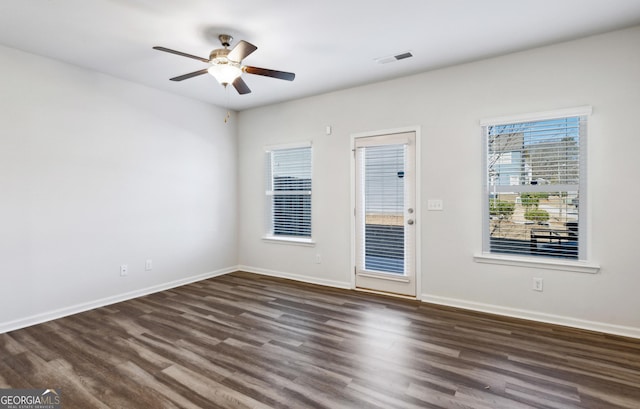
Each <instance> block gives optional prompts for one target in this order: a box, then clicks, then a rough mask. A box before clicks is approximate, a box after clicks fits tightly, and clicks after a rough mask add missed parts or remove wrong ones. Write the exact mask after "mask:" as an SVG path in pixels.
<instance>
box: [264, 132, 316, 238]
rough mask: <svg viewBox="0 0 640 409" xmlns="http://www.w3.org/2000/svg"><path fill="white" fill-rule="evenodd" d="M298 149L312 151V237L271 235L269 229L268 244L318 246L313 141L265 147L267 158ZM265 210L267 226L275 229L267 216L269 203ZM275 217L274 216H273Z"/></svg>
mask: <svg viewBox="0 0 640 409" xmlns="http://www.w3.org/2000/svg"><path fill="white" fill-rule="evenodd" d="M298 148H310V149H311V163H310V167H311V181H312V185H311V191H309V196H310V197H311V235H310V236H308V237H306V236H286V235H274V234H272V233H270V231H269V229H267V232H266V233H265V234H264V235H263V236H262V241H263V242H266V243H275V244H285V245H286V244H289V245H297V246H308V247H313V246H315V245H316V243H315V241H314V239H313V232H314V229H313V174H314V172H313V145H312V143H311V141H300V142H291V143H283V144H276V145H266V146H264V154H265V156H266V154H269V153H271V152H273V151H276V150H286V149H298ZM263 197H264V198H265V200H266V197H267V193H266V191H265V194H264V195H263ZM263 208H264V209H265V210H264V211H265V218H266V220H265V223H264V225H265V226H271V227H273V220H269V219H268V216H267V214H270V212H269V210H268V209H267V203H265V204H264V206H263ZM271 217H273V216H271Z"/></svg>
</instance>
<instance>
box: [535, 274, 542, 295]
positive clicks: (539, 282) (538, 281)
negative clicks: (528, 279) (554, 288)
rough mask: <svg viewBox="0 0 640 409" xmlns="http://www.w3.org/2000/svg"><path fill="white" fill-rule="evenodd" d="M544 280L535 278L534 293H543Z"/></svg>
mask: <svg viewBox="0 0 640 409" xmlns="http://www.w3.org/2000/svg"><path fill="white" fill-rule="evenodd" d="M543 284H544V282H543V280H542V278H539V277H533V290H534V291H541V292H542V291H543Z"/></svg>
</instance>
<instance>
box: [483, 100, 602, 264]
mask: <svg viewBox="0 0 640 409" xmlns="http://www.w3.org/2000/svg"><path fill="white" fill-rule="evenodd" d="M590 113H591V110H590V108H589V107H583V108H576V109H571V110H563V111H558V112H550V113H543V114H533V115H528V116H526V117H521V118H499V119H496V120H487V121H483V122H482V129H483V135H484V145H485V155H484V156H485V158H484V160H485V163H486V165H485V173H484V176H485V193H484V202H485V203H484V209H485V213H484V219H485V220H484V229H483V236H484V241H483V251H484V253H485V254H486V253H490V254H499V255H507V256H516V257H522V256H527V257H535V258H542V257H544V258H547V259H554V258H555V259H564V260H585V258H586V254H585V250H586V246H585V240H586V229H585V218H584V217H583V215H584V213H585V212H584V209H585V205H586V203H585V198H586V194H585V192H586V191H585V174H586V173H585V166H586V137H587V118H588V115H589V114H590Z"/></svg>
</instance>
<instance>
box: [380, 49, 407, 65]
mask: <svg viewBox="0 0 640 409" xmlns="http://www.w3.org/2000/svg"><path fill="white" fill-rule="evenodd" d="M411 57H413V54H411V51H407V52H404V53H400V54H397V55H391V56H388V57H380V58H376V59H375V62H377V63H378V64H387V63H390V62H395V61H400V60H404V59H405V58H411Z"/></svg>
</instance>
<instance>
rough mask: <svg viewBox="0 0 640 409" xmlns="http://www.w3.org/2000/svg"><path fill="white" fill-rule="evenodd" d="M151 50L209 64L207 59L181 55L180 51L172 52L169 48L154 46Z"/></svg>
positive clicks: (185, 54)
mask: <svg viewBox="0 0 640 409" xmlns="http://www.w3.org/2000/svg"><path fill="white" fill-rule="evenodd" d="M153 49H154V50H158V51H164V52H165V53H171V54H175V55H181V56H183V57H187V58H193V59H194V60H198V61H202V62H209V59H208V58H202V57H198V56H197V55H191V54H187V53H183V52H182V51H176V50H172V49H170V48H165V47H158V46H155V47H153Z"/></svg>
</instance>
